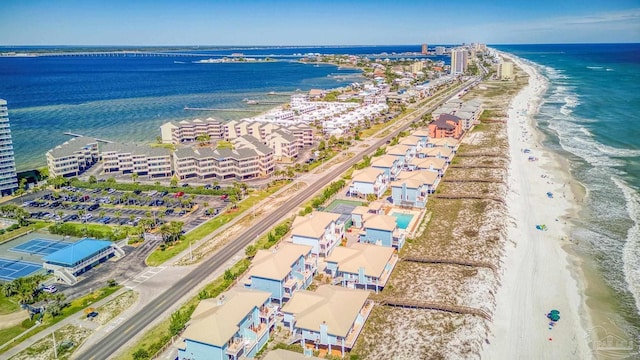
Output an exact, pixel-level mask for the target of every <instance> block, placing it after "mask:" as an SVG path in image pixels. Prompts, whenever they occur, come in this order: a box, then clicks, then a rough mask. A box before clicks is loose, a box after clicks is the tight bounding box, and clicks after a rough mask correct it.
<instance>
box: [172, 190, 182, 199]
mask: <svg viewBox="0 0 640 360" xmlns="http://www.w3.org/2000/svg"><path fill="white" fill-rule="evenodd" d="M183 196H184V192H183V191H178V192H177V193H175V194H173V197H174V198H179V197H183Z"/></svg>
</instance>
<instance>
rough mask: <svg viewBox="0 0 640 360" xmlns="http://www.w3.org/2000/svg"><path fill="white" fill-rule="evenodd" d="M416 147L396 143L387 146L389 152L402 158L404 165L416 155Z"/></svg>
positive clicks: (401, 162) (401, 161)
mask: <svg viewBox="0 0 640 360" xmlns="http://www.w3.org/2000/svg"><path fill="white" fill-rule="evenodd" d="M416 152H417V150H416V148H415V147H413V146H407V145H401V144H398V145H394V146H391V147H389V148H387V154H388V155H392V156H395V157H397V158H398V159H400V164H401V165H402V166H403V167H404V165H405V164H407V163H408V162H410V161H411V159H413V158H414V157H415V156H416Z"/></svg>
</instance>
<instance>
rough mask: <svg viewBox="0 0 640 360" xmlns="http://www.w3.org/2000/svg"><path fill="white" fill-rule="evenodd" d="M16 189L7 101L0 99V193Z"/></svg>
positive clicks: (14, 163) (14, 162) (16, 182)
mask: <svg viewBox="0 0 640 360" xmlns="http://www.w3.org/2000/svg"><path fill="white" fill-rule="evenodd" d="M16 189H18V178H17V176H16V160H15V156H14V152H13V141H12V140H11V129H10V128H9V114H8V111H7V101H6V100H3V99H0V195H1V196H4V195H10V194H13V192H14V191H16Z"/></svg>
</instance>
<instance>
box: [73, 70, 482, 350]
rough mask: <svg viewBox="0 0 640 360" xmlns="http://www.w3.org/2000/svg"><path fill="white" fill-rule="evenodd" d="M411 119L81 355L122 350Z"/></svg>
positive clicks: (291, 202)
mask: <svg viewBox="0 0 640 360" xmlns="http://www.w3.org/2000/svg"><path fill="white" fill-rule="evenodd" d="M477 82H478V81H468V82H467V83H466V84H465V86H463V87H461V89H464V88H468V87H470V86H473V85H475V84H476V83H477ZM457 93H458V92H455V93H453V94H452V95H450V96H447V97H445V98H443V99H442V100H440V101H438V102H437V103H436V104H435V105H432V106H430V107H429V108H426V109H422V110H420V111H418V112H416V113H415V114H412V115H411V117H413V119H414V120H415V119H418V118H420V117H421V116H422V115H424V114H425V113H428V112H432V111H433V110H434V109H435V108H436V107H438V106H439V105H440V104H442V103H444V102H445V101H447V100H449V99H450V98H452V97H453V96H455V95H456V94H457ZM410 123H411V121H409V122H407V124H405V125H403V126H401V127H399V128H398V129H396V130H394V131H392V132H390V134H389V135H387V136H385V137H383V138H381V139H380V140H379V141H377V142H375V143H374V144H373V145H371V146H370V147H369V148H367V149H366V150H365V151H363V152H360V153H359V154H358V155H356V156H354V157H353V158H351V159H349V160H347V161H345V162H343V163H341V164H340V165H339V166H337V167H336V168H335V169H334V170H332V171H331V172H330V173H326V174H325V175H324V176H323V177H322V178H321V179H319V180H318V181H316V182H314V183H312V184H310V185H309V186H308V187H306V188H305V189H303V190H302V191H301V192H300V193H299V194H297V195H295V196H294V197H293V198H292V199H291V201H289V202H287V203H286V204H285V205H283V206H281V207H279V208H278V209H276V210H275V211H273V212H271V213H270V214H268V215H266V216H265V218H264V219H262V220H261V221H260V222H258V223H257V224H255V225H253V226H251V227H250V228H248V229H247V230H246V231H244V232H243V233H242V234H241V235H240V236H238V237H237V238H236V239H235V240H234V241H231V242H230V243H229V244H227V245H226V246H224V247H223V248H222V249H221V250H220V251H219V252H218V253H216V254H215V255H213V256H212V257H210V258H208V259H206V260H204V261H203V262H202V263H201V264H200V265H198V267H196V268H195V269H194V270H193V271H192V272H191V273H190V274H189V276H187V277H185V278H183V279H182V280H180V281H178V282H177V283H176V284H175V285H173V286H172V287H170V288H169V289H168V290H167V291H165V292H164V293H162V294H161V295H160V296H158V297H157V298H156V299H155V300H153V301H151V302H150V303H149V304H147V305H146V306H145V307H144V308H143V309H142V310H141V311H139V312H138V313H137V314H135V315H134V316H132V317H130V318H129V319H127V320H126V321H124V322H123V323H122V324H121V325H120V326H118V327H117V328H115V329H114V330H113V331H111V332H110V333H109V334H108V335H107V336H105V337H104V339H102V340H101V341H100V342H99V343H98V346H97V348H96V349H93V350H89V351H86V352H85V353H83V354H79V357H78V358H79V359H95V360H102V359H108V358H109V357H110V356H111V355H113V354H115V353H116V352H117V351H119V350H121V349H122V347H123V346H124V345H125V344H126V343H127V342H128V341H129V340H130V339H131V338H132V337H133V336H135V335H136V334H138V333H140V332H141V331H143V330H144V328H145V327H146V326H147V325H149V324H150V323H151V322H152V321H154V320H155V319H157V318H158V317H159V316H161V315H162V313H164V312H165V311H166V310H167V309H168V308H169V307H170V306H171V305H173V304H175V303H177V302H179V301H180V299H181V298H182V297H183V296H184V294H186V293H187V292H188V291H189V290H191V289H192V288H194V287H196V286H198V284H200V283H201V282H202V281H203V280H204V279H206V278H207V277H208V276H209V275H210V274H211V272H212V271H215V270H216V269H218V268H220V267H221V266H223V265H224V264H225V263H227V262H228V261H229V260H230V259H231V258H232V257H233V256H234V255H235V254H236V253H237V252H238V251H240V250H242V249H243V248H244V247H245V246H247V245H249V244H250V243H251V242H252V241H253V240H255V239H256V238H257V237H258V236H259V235H260V234H262V233H263V232H265V231H267V230H268V229H270V228H271V227H273V225H274V224H276V223H277V222H278V221H279V220H280V219H281V218H283V217H284V216H285V215H287V214H288V213H289V212H290V211H292V210H293V209H295V208H296V207H297V206H299V205H300V204H302V203H303V202H304V201H306V200H307V199H308V198H310V197H311V196H312V195H313V194H314V193H315V192H317V191H318V190H320V189H322V188H323V187H325V186H326V185H327V184H329V183H330V182H331V181H334V180H336V179H339V177H340V175H341V174H342V173H344V172H345V171H347V170H348V169H349V168H350V167H352V166H353V165H354V164H356V163H357V162H359V161H360V160H362V157H363V156H364V155H365V154H370V153H372V152H374V151H375V150H376V149H378V148H379V147H380V146H382V145H384V144H386V142H387V141H388V140H390V139H391V138H393V137H394V136H396V135H397V134H398V133H400V132H401V131H404V130H406V129H408V128H409V126H410Z"/></svg>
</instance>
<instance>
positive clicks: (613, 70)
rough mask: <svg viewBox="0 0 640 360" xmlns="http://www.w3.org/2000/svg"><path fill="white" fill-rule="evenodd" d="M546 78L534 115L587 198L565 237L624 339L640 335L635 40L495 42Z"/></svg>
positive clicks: (639, 67)
mask: <svg viewBox="0 0 640 360" xmlns="http://www.w3.org/2000/svg"><path fill="white" fill-rule="evenodd" d="M496 48H498V49H500V50H502V51H506V52H509V53H512V54H515V55H517V56H519V57H521V58H524V59H526V60H528V61H531V62H532V64H533V65H534V66H535V67H536V69H537V70H538V71H539V72H540V73H541V74H542V75H543V76H544V77H545V78H546V79H547V80H548V82H549V88H548V90H547V92H546V93H545V94H544V96H543V102H542V104H541V106H540V110H539V113H538V115H537V116H536V117H535V120H536V123H537V126H538V128H539V129H540V130H541V131H542V132H543V133H544V134H545V140H544V143H543V145H544V146H545V147H547V148H549V149H551V150H552V151H554V152H556V153H558V154H559V155H561V156H562V157H564V158H566V159H567V160H568V161H569V165H570V168H569V171H570V173H571V175H572V177H574V178H575V179H576V180H577V181H579V182H580V183H581V184H582V185H583V186H584V188H585V190H586V192H587V196H586V198H585V200H584V202H583V203H581V204H580V211H579V214H578V218H575V219H573V223H574V230H573V232H572V234H571V237H572V238H573V239H574V240H576V242H577V243H578V244H579V252H580V253H583V254H586V255H587V256H588V257H589V258H590V259H591V260H592V261H593V262H594V263H595V265H596V267H597V271H598V273H599V276H600V277H601V278H602V279H603V280H604V282H605V283H606V284H607V286H608V287H609V288H610V289H611V290H612V294H613V297H612V299H610V300H609V301H613V302H614V303H615V305H614V308H615V309H616V311H619V314H618V315H619V316H620V319H613V320H614V321H616V323H618V325H619V326H620V327H621V328H623V329H625V331H626V333H627V334H629V335H630V336H631V338H636V336H638V335H640V316H639V312H638V309H639V308H640V230H639V224H638V222H639V221H640V197H639V195H638V194H639V191H640V123H638V122H637V121H634V120H633V117H634V115H632V114H637V112H638V110H640V85H639V84H640V58H639V56H640V55H638V54H640V45H638V44H619V45H616V44H603V45H588V44H580V45H535V46H534V45H528V46H525V45H522V46H501V47H496Z"/></svg>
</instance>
